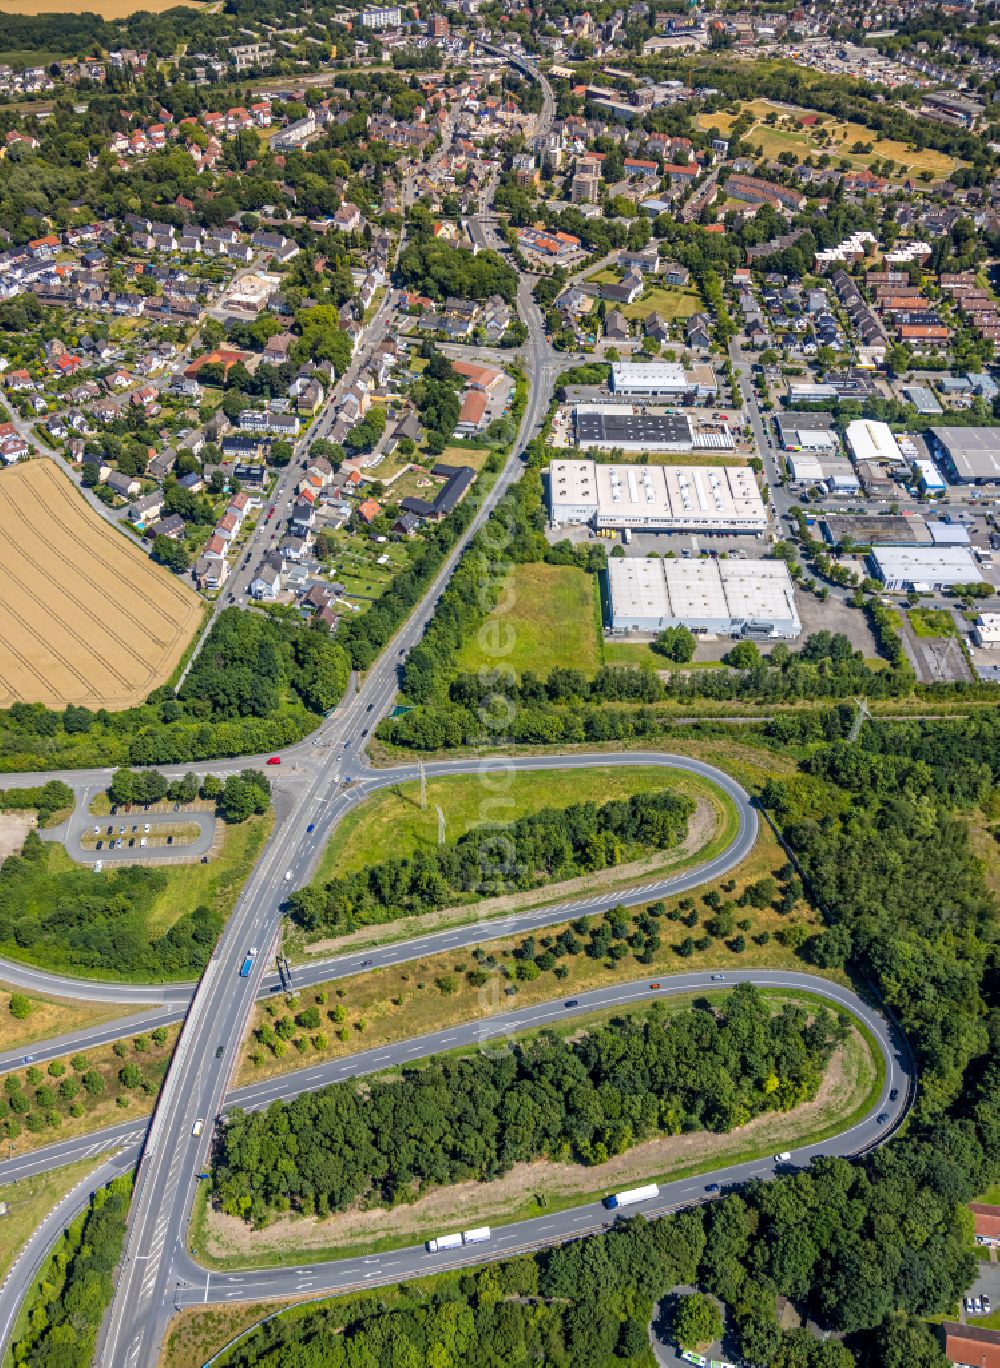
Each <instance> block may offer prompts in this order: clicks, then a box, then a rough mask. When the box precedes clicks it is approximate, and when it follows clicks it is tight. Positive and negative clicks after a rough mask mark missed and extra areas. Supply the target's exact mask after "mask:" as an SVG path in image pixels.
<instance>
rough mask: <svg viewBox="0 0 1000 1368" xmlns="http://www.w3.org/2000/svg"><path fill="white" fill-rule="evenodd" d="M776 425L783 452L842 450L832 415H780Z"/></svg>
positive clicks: (776, 419)
mask: <svg viewBox="0 0 1000 1368" xmlns="http://www.w3.org/2000/svg"><path fill="white" fill-rule="evenodd" d="M774 423H775V426H776V427H777V429H778V441H779V442H780V443H781V446H782V450H783V451H822V452H835V451H839V450H840V437H839V436H838V435H837V430H836V428H835V427H834V426H833V414H832V413H779V414H778V416H777V417H776V418H775V420H774Z"/></svg>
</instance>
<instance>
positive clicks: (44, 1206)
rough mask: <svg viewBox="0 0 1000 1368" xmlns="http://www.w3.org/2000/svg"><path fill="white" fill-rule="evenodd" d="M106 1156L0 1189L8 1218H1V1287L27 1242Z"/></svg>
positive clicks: (99, 1156) (21, 1180) (80, 1162)
mask: <svg viewBox="0 0 1000 1368" xmlns="http://www.w3.org/2000/svg"><path fill="white" fill-rule="evenodd" d="M105 1158H106V1156H105V1155H103V1154H99V1155H95V1156H94V1157H93V1158H90V1159H78V1160H77V1161H76V1163H75V1164H67V1165H66V1166H65V1167H64V1168H58V1169H50V1170H49V1171H48V1172H47V1173H38V1174H35V1175H34V1176H33V1177H31V1178H21V1179H19V1180H18V1182H16V1183H5V1184H4V1185H3V1186H0V1202H5V1203H6V1204H7V1214H6V1216H2V1217H0V1233H2V1235H3V1239H2V1240H0V1283H2V1282H3V1280H4V1278H5V1277H6V1276H7V1272H8V1270H9V1269H10V1267H11V1265H12V1264H13V1263H14V1260H15V1259H16V1258H17V1256H18V1254H20V1252H21V1250H22V1249H23V1248H24V1246H25V1245H26V1244H27V1242H28V1240H29V1239H30V1238H31V1236H32V1235H33V1234H34V1232H35V1230H36V1229H37V1227H38V1226H39V1225H40V1224H41V1222H42V1221H43V1220H44V1218H45V1217H46V1216H47V1215H48V1214H49V1212H50V1211H51V1210H52V1208H53V1207H54V1206H56V1205H57V1204H58V1203H59V1202H61V1201H62V1199H63V1198H64V1197H65V1196H66V1194H67V1193H68V1192H71V1191H72V1189H73V1188H75V1187H76V1185H77V1183H80V1182H82V1181H83V1179H84V1178H86V1176H87V1174H88V1173H93V1171H94V1169H95V1168H97V1166H98V1165H99V1164H102V1163H103V1162H104V1160H105Z"/></svg>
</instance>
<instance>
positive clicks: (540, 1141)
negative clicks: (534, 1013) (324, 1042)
mask: <svg viewBox="0 0 1000 1368" xmlns="http://www.w3.org/2000/svg"><path fill="white" fill-rule="evenodd" d="M846 1029H847V1026H846V1021H843V1020H838V1019H835V1018H834V1017H833V1016H832V1015H831V1014H830V1013H829V1012H827V1011H826V1010H825V1009H820V1010H819V1011H818V1012H817V1013H815V1014H811V1013H810V1012H807V1011H806V1010H805V1009H804V1008H801V1007H796V1006H793V1005H792V1004H790V1003H786V1004H785V1005H784V1006H783V1007H782V1008H781V1010H780V1011H778V1012H774V1011H772V1008H771V1005H770V1004H769V1003H768V1001H767V999H766V998H765V997H763V996H762V995H761V994H760V993H759V992H758V990H757V989H756V988H754V987H753V986H752V985H750V984H741V985H740V986H739V987H737V988H736V989H735V990H734V991H733V992H732V993H731V994H730V995H729V996H728V997H727V998H726V1000H725V1003H724V1004H723V1005H722V1007H721V1008H720V1009H719V1010H718V1012H716V1011H715V1010H714V1009H713V1008H712V1007H711V1006H709V1005H708V1004H707V1003H702V1004H700V1005H698V1006H696V1007H693V1008H691V1009H690V1010H689V1011H686V1012H684V1013H682V1014H679V1015H670V1016H668V1015H667V1014H666V1012H665V1011H664V1010H663V1009H662V1008H654V1009H653V1010H652V1011H650V1012H649V1013H648V1014H647V1015H646V1016H645V1017H643V1018H642V1019H635V1018H624V1019H621V1020H616V1021H613V1022H611V1023H610V1024H609V1025H607V1026H605V1027H599V1028H596V1029H594V1030H592V1031H590V1032H589V1033H588V1034H586V1035H585V1036H583V1037H582V1038H579V1039H575V1040H572V1041H567V1040H565V1039H563V1038H561V1037H559V1036H556V1035H554V1034H551V1033H545V1034H544V1035H543V1036H541V1037H539V1038H537V1039H534V1040H531V1041H529V1042H526V1043H524V1044H516V1045H514V1047H513V1048H512V1049H511V1050H510V1051H509V1052H506V1053H501V1054H497V1053H496V1052H494V1051H488V1052H485V1051H484V1052H482V1053H477V1054H474V1055H471V1056H467V1057H464V1058H461V1059H448V1058H445V1059H441V1060H435V1061H433V1062H432V1063H429V1064H427V1065H424V1066H423V1067H421V1068H418V1069H413V1070H407V1071H406V1072H405V1073H404V1075H403V1077H402V1078H400V1079H396V1080H392V1081H388V1080H381V1079H378V1078H375V1079H373V1080H370V1081H369V1082H368V1083H366V1085H365V1087H364V1089H360V1088H359V1087H358V1085H357V1083H356V1082H355V1081H348V1082H344V1083H336V1084H333V1085H332V1086H331V1087H329V1088H325V1089H323V1090H322V1091H321V1092H319V1093H307V1094H304V1095H303V1096H301V1097H299V1098H296V1099H295V1100H294V1101H293V1102H290V1103H276V1104H275V1105H274V1106H272V1107H270V1108H268V1109H267V1111H263V1112H250V1113H244V1112H239V1111H237V1112H233V1113H231V1114H230V1116H229V1119H228V1121H227V1124H226V1126H225V1129H224V1130H223V1133H222V1136H221V1138H220V1141H219V1146H218V1152H217V1155H216V1160H215V1165H214V1170H213V1191H214V1195H215V1199H216V1200H217V1202H218V1203H219V1205H220V1206H221V1208H222V1210H223V1211H225V1212H227V1213H229V1214H230V1215H238V1216H243V1217H246V1218H247V1219H249V1220H252V1221H254V1222H255V1223H257V1224H263V1223H264V1222H265V1221H266V1220H267V1219H268V1218H269V1217H270V1216H272V1215H273V1214H274V1213H276V1212H281V1211H287V1210H288V1209H289V1208H291V1209H293V1210H295V1211H306V1212H317V1213H319V1214H320V1215H325V1214H326V1213H327V1212H328V1211H331V1210H334V1211H336V1210H343V1209H345V1208H346V1207H348V1206H350V1205H351V1204H352V1203H354V1202H355V1201H357V1200H358V1199H359V1198H364V1199H365V1200H367V1201H368V1202H376V1203H379V1204H382V1205H392V1204H394V1203H396V1202H398V1201H401V1200H406V1199H411V1198H413V1197H414V1196H416V1195H417V1193H418V1192H420V1191H422V1190H424V1189H426V1188H428V1187H430V1186H434V1185H437V1184H441V1183H454V1182H460V1181H463V1180H467V1179H470V1178H475V1179H478V1180H480V1181H484V1182H485V1181H488V1180H489V1179H493V1178H497V1177H499V1176H500V1175H501V1174H503V1173H506V1172H508V1171H509V1170H510V1169H511V1168H512V1167H513V1166H514V1165H515V1164H517V1163H527V1162H530V1161H531V1160H534V1159H537V1158H540V1157H546V1158H551V1159H556V1160H560V1161H563V1162H575V1163H578V1164H601V1163H604V1162H605V1161H606V1160H607V1159H609V1158H610V1157H612V1156H613V1155H616V1154H622V1153H624V1152H625V1151H626V1150H628V1149H630V1148H631V1147H632V1146H633V1145H635V1144H637V1143H639V1142H640V1141H642V1140H644V1139H647V1138H649V1137H651V1136H654V1135H660V1134H668V1135H676V1134H679V1133H680V1132H681V1131H684V1130H710V1131H718V1132H724V1131H729V1130H732V1129H734V1128H735V1127H737V1126H742V1125H745V1124H746V1123H747V1122H748V1121H750V1120H751V1119H752V1118H753V1117H754V1116H759V1115H761V1114H762V1113H763V1112H766V1111H788V1110H790V1109H791V1108H792V1107H794V1106H796V1105H797V1104H798V1103H799V1102H802V1101H805V1100H806V1099H808V1098H810V1097H812V1096H814V1094H815V1092H816V1089H817V1088H818V1086H819V1082H820V1079H821V1077H822V1074H823V1069H824V1067H825V1065H826V1063H827V1061H828V1060H829V1058H830V1055H831V1053H832V1052H833V1050H834V1049H835V1048H836V1046H837V1045H838V1044H839V1043H840V1041H841V1040H842V1039H843V1038H844V1035H845V1032H846Z"/></svg>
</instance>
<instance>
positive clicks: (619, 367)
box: [611, 361, 717, 404]
mask: <svg viewBox="0 0 1000 1368" xmlns="http://www.w3.org/2000/svg"><path fill="white" fill-rule="evenodd" d="M611 392H612V394H624V395H642V396H643V397H645V398H647V399H663V400H666V401H667V402H671V403H675V404H693V403H694V402H695V401H696V400H698V399H711V398H714V396H715V394H716V393H717V387H716V381H715V376H714V374H713V372H712V368H711V367H710V366H693V367H692V368H691V370H690V371H685V369H684V367H683V366H682V365H681V364H680V362H679V361H649V362H646V363H645V364H643V363H641V362H635V361H614V362H612V364H611Z"/></svg>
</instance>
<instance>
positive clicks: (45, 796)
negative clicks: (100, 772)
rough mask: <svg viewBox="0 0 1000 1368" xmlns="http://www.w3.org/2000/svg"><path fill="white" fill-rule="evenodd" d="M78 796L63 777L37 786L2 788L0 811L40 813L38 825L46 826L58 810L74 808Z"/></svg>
mask: <svg viewBox="0 0 1000 1368" xmlns="http://www.w3.org/2000/svg"><path fill="white" fill-rule="evenodd" d="M75 802H76V796H75V794H74V793H73V790H72V789H71V788H70V786H69V784H64V783H63V782H62V780H61V779H50V780H49V781H48V783H47V784H39V785H38V786H37V787H35V788H15V789H2V790H0V811H2V812H26V811H27V812H30V811H34V812H37V813H38V825H39V826H40V827H43V826H45V825H46V824H47V823H48V821H49V819H50V818H51V817H53V816H54V815H55V813H57V812H64V811H65V810H66V809H68V808H72V807H73V804H74V803H75Z"/></svg>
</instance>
